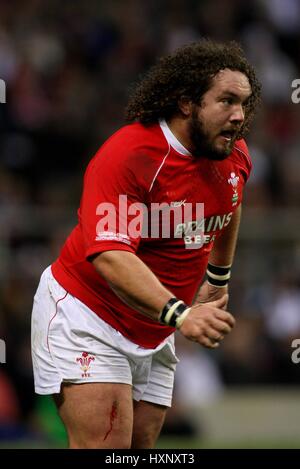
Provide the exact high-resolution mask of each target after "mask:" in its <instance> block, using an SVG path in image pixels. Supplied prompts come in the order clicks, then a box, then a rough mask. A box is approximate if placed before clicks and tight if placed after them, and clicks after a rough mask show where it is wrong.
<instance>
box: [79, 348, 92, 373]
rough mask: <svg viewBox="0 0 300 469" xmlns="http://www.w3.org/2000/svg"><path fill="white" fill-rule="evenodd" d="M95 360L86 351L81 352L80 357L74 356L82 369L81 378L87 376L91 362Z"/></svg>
mask: <svg viewBox="0 0 300 469" xmlns="http://www.w3.org/2000/svg"><path fill="white" fill-rule="evenodd" d="M94 360H95V357H93V356H92V355H89V354H88V353H87V352H82V354H81V357H78V358H76V361H77V362H79V363H80V368H81V370H82V371H83V373H82V375H81V376H82V378H89V377H90V376H91V375H90V373H88V371H89V369H90V367H91V362H92V361H94Z"/></svg>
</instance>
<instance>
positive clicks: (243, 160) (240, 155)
mask: <svg viewBox="0 0 300 469" xmlns="http://www.w3.org/2000/svg"><path fill="white" fill-rule="evenodd" d="M232 156H233V158H234V159H237V160H238V161H239V163H240V164H241V165H243V166H245V167H246V168H247V170H248V172H250V171H251V168H252V161H251V157H250V153H249V149H248V145H247V143H246V141H245V140H244V139H240V140H237V141H236V142H235V144H234V147H233V151H232Z"/></svg>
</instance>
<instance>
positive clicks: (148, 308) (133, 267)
mask: <svg viewBox="0 0 300 469" xmlns="http://www.w3.org/2000/svg"><path fill="white" fill-rule="evenodd" d="M92 262H93V265H94V267H95V269H96V271H97V272H98V273H99V274H100V275H101V276H102V277H104V278H105V280H106V281H107V282H108V284H109V285H110V287H111V288H112V289H113V291H114V292H115V293H116V294H117V295H118V296H119V297H120V298H121V299H122V300H123V301H124V302H125V303H127V304H128V305H129V306H131V307H132V308H134V309H136V310H138V311H140V312H141V313H142V314H144V315H145V316H148V317H151V318H152V319H154V320H155V321H158V319H159V316H160V312H161V311H162V309H163V307H164V306H165V304H166V303H167V302H168V301H169V299H170V298H172V297H173V296H174V295H173V294H172V293H171V292H170V291H169V290H167V289H166V288H165V287H164V286H163V285H162V284H161V283H160V281H159V280H158V278H157V277H156V276H155V275H154V274H153V273H152V272H151V270H150V269H149V268H148V267H147V266H146V265H145V264H144V263H143V262H142V261H141V260H140V259H139V258H138V257H137V256H136V255H135V254H133V253H130V252H127V251H106V252H103V253H101V254H99V255H98V256H96V257H95V258H94V259H93V261H92ZM226 300H227V299H226V296H225V297H224V298H222V299H218V300H217V301H215V302H211V303H206V304H205V305H196V306H195V307H193V308H192V309H191V311H190V313H189V314H188V316H187V317H186V319H185V320H184V321H183V323H182V325H181V326H180V329H179V330H180V332H181V333H182V334H183V335H184V336H185V337H186V338H187V339H189V340H193V341H196V342H198V343H199V344H201V345H203V346H204V347H208V348H215V347H217V346H218V345H219V344H218V340H220V338H223V337H224V334H227V333H228V332H230V331H231V329H232V327H233V325H234V318H233V317H232V316H231V314H229V313H227V312H225V311H223V310H222V308H223V305H224V302H226ZM216 341H217V342H216Z"/></svg>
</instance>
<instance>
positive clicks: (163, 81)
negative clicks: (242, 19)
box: [125, 39, 261, 138]
mask: <svg viewBox="0 0 300 469" xmlns="http://www.w3.org/2000/svg"><path fill="white" fill-rule="evenodd" d="M225 68H229V69H231V70H237V71H240V72H242V73H244V74H245V75H246V76H247V77H248V80H249V83H250V86H251V89H252V94H251V96H250V97H249V99H248V100H247V103H246V108H245V120H244V123H243V126H242V128H241V130H240V133H239V135H238V138H242V137H243V136H244V134H245V133H246V132H247V131H248V130H249V124H250V122H251V120H252V118H253V116H254V113H255V110H256V107H257V105H258V103H259V101H260V90H261V85H260V83H259V82H258V80H257V78H256V74H255V71H254V68H253V67H252V66H251V65H250V64H249V62H248V61H247V59H246V57H245V55H244V52H243V50H242V48H241V47H240V45H239V44H238V43H237V42H235V41H230V42H228V43H219V42H215V41H212V40H209V39H202V40H200V41H198V42H194V43H191V44H189V45H186V46H183V47H181V48H179V49H177V50H176V51H175V52H174V53H173V54H171V55H168V56H166V57H162V58H161V59H160V60H159V61H158V63H157V64H156V65H154V66H153V67H152V68H151V69H150V70H149V72H148V73H147V74H146V75H145V77H144V78H143V79H142V80H141V81H140V83H139V84H138V85H137V86H136V87H135V89H133V91H132V93H131V96H130V98H129V102H128V105H127V107H126V110H125V119H126V121H127V122H133V121H136V120H137V121H139V122H141V123H143V124H151V123H154V122H157V120H158V119H160V118H165V119H168V118H170V117H172V116H174V115H175V114H177V113H178V112H179V106H178V101H179V99H180V98H181V97H182V96H184V97H187V98H188V99H190V100H191V101H192V102H193V103H195V104H198V105H199V104H201V99H202V96H203V95H204V94H205V93H206V91H208V90H209V89H210V87H211V86H212V80H213V78H214V77H215V76H216V75H217V73H218V72H219V71H220V70H224V69H225Z"/></svg>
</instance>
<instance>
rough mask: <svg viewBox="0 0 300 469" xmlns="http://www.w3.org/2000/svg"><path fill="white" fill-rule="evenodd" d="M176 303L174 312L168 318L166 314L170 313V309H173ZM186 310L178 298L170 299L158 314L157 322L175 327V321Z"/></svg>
mask: <svg viewBox="0 0 300 469" xmlns="http://www.w3.org/2000/svg"><path fill="white" fill-rule="evenodd" d="M176 303H178V305H177V306H176V307H175V309H174V311H172V314H171V316H170V317H167V316H168V313H169V312H170V309H171V308H172V307H174V305H175V304H176ZM187 309H188V306H187V305H186V304H185V303H184V302H183V301H181V300H179V299H178V298H176V297H174V298H171V299H170V300H169V301H168V302H167V304H166V305H165V306H164V307H163V310H162V312H161V314H160V317H159V321H160V322H161V323H163V324H165V325H167V326H170V327H177V319H178V318H179V317H180V316H181V315H182V313H183V312H184V311H186V310H187Z"/></svg>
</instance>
